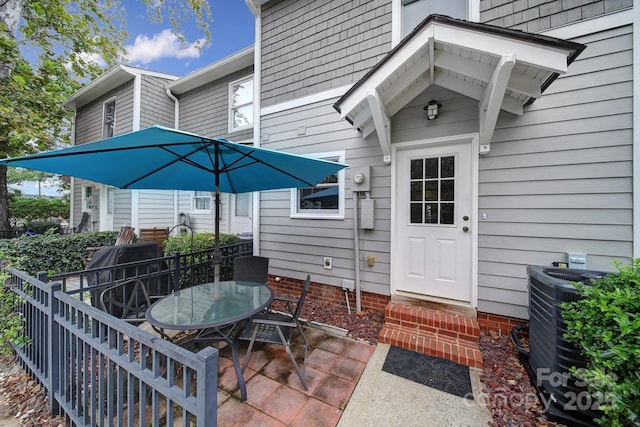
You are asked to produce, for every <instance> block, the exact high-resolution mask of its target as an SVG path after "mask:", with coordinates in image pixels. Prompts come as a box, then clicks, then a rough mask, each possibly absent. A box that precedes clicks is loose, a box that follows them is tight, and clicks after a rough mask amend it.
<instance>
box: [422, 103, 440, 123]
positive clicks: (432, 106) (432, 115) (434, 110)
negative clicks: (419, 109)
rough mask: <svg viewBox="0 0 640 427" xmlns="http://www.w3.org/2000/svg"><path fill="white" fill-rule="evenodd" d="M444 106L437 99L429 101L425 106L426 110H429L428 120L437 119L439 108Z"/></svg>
mask: <svg viewBox="0 0 640 427" xmlns="http://www.w3.org/2000/svg"><path fill="white" fill-rule="evenodd" d="M440 107H442V104H440V103H438V101H436V100H435V99H432V100H431V101H429V103H428V104H427V105H425V106H424V110H425V111H426V112H427V120H435V119H437V118H438V108H440Z"/></svg>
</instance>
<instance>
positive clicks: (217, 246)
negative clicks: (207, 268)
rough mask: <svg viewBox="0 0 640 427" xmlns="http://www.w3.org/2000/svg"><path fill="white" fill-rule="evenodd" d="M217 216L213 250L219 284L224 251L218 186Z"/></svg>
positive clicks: (216, 280) (215, 272)
mask: <svg viewBox="0 0 640 427" xmlns="http://www.w3.org/2000/svg"><path fill="white" fill-rule="evenodd" d="M215 203H216V207H215V212H216V217H215V228H214V230H215V237H214V241H215V247H214V251H213V278H214V281H215V283H216V284H217V283H218V282H219V281H220V263H221V262H222V253H221V252H220V189H219V188H218V186H216V201H215Z"/></svg>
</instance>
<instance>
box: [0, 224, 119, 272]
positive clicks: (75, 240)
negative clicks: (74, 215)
mask: <svg viewBox="0 0 640 427" xmlns="http://www.w3.org/2000/svg"><path fill="white" fill-rule="evenodd" d="M117 237H118V232H117V231H91V232H86V233H77V234H67V235H59V234H50V235H49V234H43V235H38V236H22V237H19V238H17V239H0V253H2V254H3V255H4V257H5V258H4V259H8V260H9V261H10V262H11V264H12V266H13V267H15V268H17V269H18V270H21V271H24V272H25V273H27V274H30V275H32V276H35V275H36V274H37V273H38V272H40V271H46V272H48V273H49V274H59V273H67V272H71V271H78V270H83V269H84V268H85V267H86V264H87V256H88V254H89V253H88V251H87V248H88V247H96V246H112V245H113V244H114V243H115V242H116V238H117Z"/></svg>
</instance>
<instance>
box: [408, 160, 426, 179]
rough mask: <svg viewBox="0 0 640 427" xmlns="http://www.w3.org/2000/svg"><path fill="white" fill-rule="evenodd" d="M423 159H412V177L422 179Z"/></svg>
mask: <svg viewBox="0 0 640 427" xmlns="http://www.w3.org/2000/svg"><path fill="white" fill-rule="evenodd" d="M422 169H423V168H422V159H417V160H411V179H422V178H423V177H424V175H423V171H422Z"/></svg>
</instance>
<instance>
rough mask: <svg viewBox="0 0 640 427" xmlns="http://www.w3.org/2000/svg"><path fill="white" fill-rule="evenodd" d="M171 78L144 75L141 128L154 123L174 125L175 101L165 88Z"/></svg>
mask: <svg viewBox="0 0 640 427" xmlns="http://www.w3.org/2000/svg"><path fill="white" fill-rule="evenodd" d="M170 82H171V80H168V79H163V78H160V77H153V76H142V85H141V86H142V88H141V89H142V96H141V105H140V129H145V128H148V127H149V126H152V125H162V126H168V127H173V125H174V117H175V110H174V103H173V101H172V100H171V99H170V98H169V97H168V96H167V94H166V91H165V89H164V87H165V85H166V84H167V83H170Z"/></svg>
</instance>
